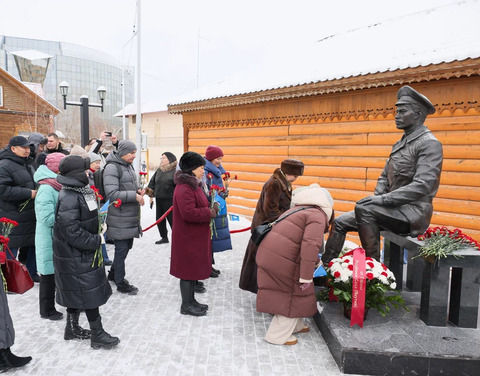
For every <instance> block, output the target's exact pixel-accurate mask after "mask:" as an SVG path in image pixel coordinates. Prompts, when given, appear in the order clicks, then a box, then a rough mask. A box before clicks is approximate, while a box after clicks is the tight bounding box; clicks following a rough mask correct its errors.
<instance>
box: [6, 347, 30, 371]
mask: <svg viewBox="0 0 480 376" xmlns="http://www.w3.org/2000/svg"><path fill="white" fill-rule="evenodd" d="M31 360H32V357H31V356H16V355H14V354H13V353H12V352H11V351H10V348H8V349H0V373H3V372H6V371H8V370H9V369H11V368H17V367H23V366H24V365H25V364H27V363H28V362H30V361H31Z"/></svg>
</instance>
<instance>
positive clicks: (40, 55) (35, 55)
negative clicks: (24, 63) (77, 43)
mask: <svg viewBox="0 0 480 376" xmlns="http://www.w3.org/2000/svg"><path fill="white" fill-rule="evenodd" d="M10 53H11V54H12V55H16V56H20V57H23V58H24V59H27V60H40V59H49V58H51V57H53V56H52V55H48V54H46V53H44V52H41V51H37V50H20V51H12V52H10Z"/></svg>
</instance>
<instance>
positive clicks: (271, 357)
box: [8, 207, 342, 376]
mask: <svg viewBox="0 0 480 376" xmlns="http://www.w3.org/2000/svg"><path fill="white" fill-rule="evenodd" d="M154 212H155V208H153V210H151V209H149V208H147V207H145V208H144V209H142V224H143V225H144V227H146V225H149V224H151V223H153V222H154V220H155V213H154ZM248 225H249V222H248V221H247V220H245V219H243V218H241V220H240V222H232V226H231V227H233V228H242V227H246V226H248ZM248 238H249V233H248V232H244V233H238V234H232V240H233V245H234V247H233V248H234V249H233V251H227V252H223V253H221V254H217V255H216V256H215V260H216V267H217V268H218V269H220V270H221V272H222V273H221V275H220V277H219V278H216V279H209V280H207V281H206V282H205V285H206V288H207V293H205V294H197V295H196V296H197V300H199V301H200V302H204V303H208V304H209V307H210V310H209V313H208V315H207V316H206V317H199V318H197V317H192V316H185V315H181V314H180V291H179V282H178V279H176V278H174V277H172V276H171V275H170V274H169V265H170V244H162V245H156V244H154V242H155V241H156V240H158V239H159V235H158V231H157V229H156V228H153V229H151V230H149V231H147V232H145V233H144V236H143V237H142V238H140V239H136V240H135V242H134V247H133V249H132V250H131V251H130V254H129V256H128V258H127V266H126V269H127V279H128V280H129V281H130V282H131V283H133V284H134V285H135V286H137V287H138V288H139V289H140V291H139V294H138V295H137V296H128V295H123V294H120V293H118V292H117V291H116V289H115V286H114V285H112V288H113V290H114V292H113V295H112V297H111V298H110V300H109V301H108V302H107V304H105V305H104V306H101V307H100V313H101V315H102V321H103V324H104V328H105V329H106V330H107V331H108V332H109V333H110V334H112V335H115V336H118V337H120V340H121V342H120V344H119V345H118V346H117V347H116V348H115V349H112V350H94V349H92V348H90V343H89V341H88V340H87V341H76V340H74V341H65V340H64V339H63V330H64V326H65V319H63V320H61V321H48V320H44V319H41V318H40V315H39V312H38V284H35V286H34V288H33V289H32V290H30V291H28V292H27V293H25V294H24V295H8V300H9V305H10V312H11V315H12V318H13V322H14V326H15V331H16V341H15V344H14V346H13V347H12V350H13V351H14V353H15V354H17V355H31V356H32V357H33V360H32V362H31V363H30V364H29V365H27V366H26V367H24V368H22V369H18V370H16V371H13V372H12V371H10V372H9V374H12V375H36V376H42V375H49V376H54V375H72V376H73V375H82V376H83V375H109V376H117V375H118V376H120V375H129V376H130V375H169V376H170V375H172V376H173V375H195V376H202V375H252V376H253V375H278V376H280V375H322V376H333V375H342V373H341V372H339V370H338V368H337V365H336V363H335V361H334V360H333V358H332V356H331V354H330V352H329V350H328V348H327V346H326V344H325V341H324V340H323V338H322V336H321V334H320V332H319V331H318V329H317V328H316V326H315V324H314V322H313V320H311V319H308V324H309V326H310V328H311V331H310V332H309V333H306V334H300V335H298V344H297V345H295V346H275V345H271V344H268V343H267V342H265V341H264V340H263V337H264V336H265V332H266V330H267V328H268V326H269V324H270V320H271V316H270V315H268V314H261V313H258V312H256V310H255V295H253V294H251V293H249V292H245V291H243V290H240V289H239V288H238V278H239V274H240V268H241V265H242V260H243V255H244V251H245V248H246V245H247V242H248ZM108 250H109V255H110V258H113V246H112V245H108ZM57 309H59V310H60V311H62V312H64V313H65V308H63V307H57ZM80 323H81V325H83V326H85V327H88V323H87V320H86V317H85V315H84V314H82V315H81V316H80Z"/></svg>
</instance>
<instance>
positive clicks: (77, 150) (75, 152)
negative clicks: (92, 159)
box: [70, 145, 88, 158]
mask: <svg viewBox="0 0 480 376" xmlns="http://www.w3.org/2000/svg"><path fill="white" fill-rule="evenodd" d="M70 155H79V156H80V157H82V158H87V157H88V153H87V152H86V150H85V149H84V148H82V147H81V146H80V145H73V147H72V149H71V150H70Z"/></svg>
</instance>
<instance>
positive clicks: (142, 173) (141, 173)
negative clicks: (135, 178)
mask: <svg viewBox="0 0 480 376" xmlns="http://www.w3.org/2000/svg"><path fill="white" fill-rule="evenodd" d="M139 175H141V176H145V175H147V173H146V172H144V171H140V172H139Z"/></svg>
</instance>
